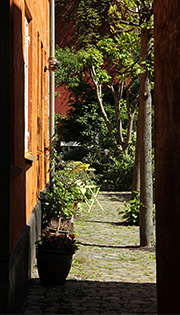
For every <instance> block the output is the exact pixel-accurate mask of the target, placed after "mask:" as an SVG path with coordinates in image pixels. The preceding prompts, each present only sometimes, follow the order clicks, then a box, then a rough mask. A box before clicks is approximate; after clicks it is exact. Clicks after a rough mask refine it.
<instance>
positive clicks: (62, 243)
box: [37, 229, 78, 285]
mask: <svg viewBox="0 0 180 315" xmlns="http://www.w3.org/2000/svg"><path fill="white" fill-rule="evenodd" d="M77 249H78V247H77V245H76V240H75V235H74V234H68V233H66V232H64V233H59V232H58V233H52V232H50V231H49V230H48V229H46V230H43V231H42V235H41V239H40V240H39V241H38V242H37V267H38V272H39V277H40V280H41V282H42V283H43V284H60V285H62V284H64V282H65V280H66V277H67V276H68V273H69V271H70V268H71V263H72V257H73V254H74V253H75V251H76V250H77Z"/></svg>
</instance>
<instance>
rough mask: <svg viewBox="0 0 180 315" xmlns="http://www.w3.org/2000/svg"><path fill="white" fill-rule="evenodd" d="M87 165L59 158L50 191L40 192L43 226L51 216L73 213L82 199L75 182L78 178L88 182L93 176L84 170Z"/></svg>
mask: <svg viewBox="0 0 180 315" xmlns="http://www.w3.org/2000/svg"><path fill="white" fill-rule="evenodd" d="M88 166H89V165H87V164H85V163H82V162H70V163H66V162H64V161H62V160H61V159H60V163H59V165H58V166H56V171H55V174H54V181H53V185H52V187H51V190H50V192H45V193H42V194H41V201H42V207H43V228H45V227H46V226H47V225H48V224H49V223H50V221H51V219H52V218H54V219H56V218H60V217H62V218H69V217H71V216H72V215H73V214H75V211H76V210H77V209H76V207H77V205H78V203H79V202H80V201H82V195H81V192H80V191H79V189H78V185H77V184H76V182H77V181H79V180H80V181H81V182H82V183H89V182H90V181H91V178H92V177H93V176H92V174H89V173H87V172H86V169H87V167H88Z"/></svg>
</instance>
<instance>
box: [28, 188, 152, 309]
mask: <svg viewBox="0 0 180 315" xmlns="http://www.w3.org/2000/svg"><path fill="white" fill-rule="evenodd" d="M129 197H130V194H129V193H125V192H123V193H114V192H100V194H99V196H98V198H99V200H100V202H101V204H102V206H103V208H104V211H102V210H100V209H99V206H98V204H96V205H94V206H93V208H92V210H91V212H90V213H88V214H87V212H82V213H81V214H79V215H78V214H77V215H76V218H75V231H76V232H77V233H76V238H77V240H78V242H79V243H80V245H79V250H78V251H77V253H76V254H75V255H74V259H73V264H72V267H71V270H70V273H69V275H68V277H67V280H66V282H65V284H64V286H49V287H48V286H47V287H46V286H42V284H41V283H40V280H39V276H38V271H37V268H36V266H35V267H34V268H33V273H32V278H33V279H32V281H31V284H30V288H29V295H28V297H27V301H26V303H25V307H24V313H23V314H37V311H38V310H39V314H93V315H95V314H108V315H111V314H112V315H113V314H121V315H125V314H146V315H148V314H157V311H156V309H157V298H156V262H155V250H154V249H148V248H146V249H141V248H140V247H139V227H137V226H126V225H123V221H122V216H120V215H119V214H118V211H117V209H118V208H121V209H123V207H124V205H123V201H124V200H126V201H128V199H129ZM32 303H35V306H36V307H37V308H35V309H34V310H33V309H32V308H31V307H32ZM38 303H39V304H38ZM38 307H39V308H38ZM63 312H64V313H63Z"/></svg>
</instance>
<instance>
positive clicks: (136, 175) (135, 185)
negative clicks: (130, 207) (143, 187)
mask: <svg viewBox="0 0 180 315" xmlns="http://www.w3.org/2000/svg"><path fill="white" fill-rule="evenodd" d="M138 125H139V124H138ZM138 128H139V127H138V126H137V136H136V148H135V160H134V168H133V182H132V195H131V198H132V199H133V198H134V192H135V191H138V190H140V146H139V130H138Z"/></svg>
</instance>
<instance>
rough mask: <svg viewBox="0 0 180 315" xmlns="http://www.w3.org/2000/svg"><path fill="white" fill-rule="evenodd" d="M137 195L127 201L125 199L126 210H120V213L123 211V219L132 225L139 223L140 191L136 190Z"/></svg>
mask: <svg viewBox="0 0 180 315" xmlns="http://www.w3.org/2000/svg"><path fill="white" fill-rule="evenodd" d="M134 195H135V197H134V198H133V199H131V200H130V201H129V203H127V202H126V201H124V211H120V212H119V214H121V213H123V212H124V214H123V219H125V220H126V222H127V223H128V224H130V225H139V211H140V193H139V191H134Z"/></svg>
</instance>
